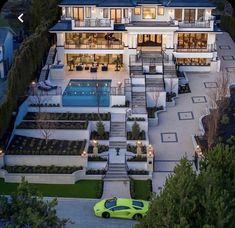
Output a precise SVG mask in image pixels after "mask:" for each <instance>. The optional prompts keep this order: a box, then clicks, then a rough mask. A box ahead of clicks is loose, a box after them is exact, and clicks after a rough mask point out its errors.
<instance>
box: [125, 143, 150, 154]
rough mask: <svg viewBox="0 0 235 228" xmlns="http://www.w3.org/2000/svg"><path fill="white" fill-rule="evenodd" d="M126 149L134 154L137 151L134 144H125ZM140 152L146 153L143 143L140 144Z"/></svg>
mask: <svg viewBox="0 0 235 228" xmlns="http://www.w3.org/2000/svg"><path fill="white" fill-rule="evenodd" d="M127 151H129V152H132V153H134V154H136V153H137V146H136V145H131V144H128V145H127ZM142 153H143V154H146V153H147V147H146V146H145V145H143V146H142Z"/></svg>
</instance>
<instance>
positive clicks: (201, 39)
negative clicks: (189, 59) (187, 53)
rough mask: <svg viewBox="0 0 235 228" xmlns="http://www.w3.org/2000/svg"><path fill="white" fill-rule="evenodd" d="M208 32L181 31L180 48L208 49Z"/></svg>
mask: <svg viewBox="0 0 235 228" xmlns="http://www.w3.org/2000/svg"><path fill="white" fill-rule="evenodd" d="M207 38H208V35H207V34H206V33H179V34H178V48H180V49H190V48H191V49H193V48H195V49H206V48H207Z"/></svg>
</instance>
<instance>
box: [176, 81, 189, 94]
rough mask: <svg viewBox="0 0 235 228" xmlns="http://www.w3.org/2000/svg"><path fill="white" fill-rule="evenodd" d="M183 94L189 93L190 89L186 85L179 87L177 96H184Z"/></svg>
mask: <svg viewBox="0 0 235 228" xmlns="http://www.w3.org/2000/svg"><path fill="white" fill-rule="evenodd" d="M184 93H191V89H190V87H189V84H188V83H187V84H185V85H183V86H182V85H179V94H184Z"/></svg>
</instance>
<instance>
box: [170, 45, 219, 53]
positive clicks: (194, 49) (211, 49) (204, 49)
mask: <svg viewBox="0 0 235 228" xmlns="http://www.w3.org/2000/svg"><path fill="white" fill-rule="evenodd" d="M216 50H217V48H216V44H208V45H206V46H203V47H193V46H191V47H186V46H184V47H183V46H180V45H177V44H175V45H174V51H175V52H214V51H216Z"/></svg>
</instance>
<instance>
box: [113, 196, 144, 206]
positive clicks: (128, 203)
mask: <svg viewBox="0 0 235 228" xmlns="http://www.w3.org/2000/svg"><path fill="white" fill-rule="evenodd" d="M133 201H140V202H144V201H143V200H135V199H126V198H117V205H116V206H130V207H131V206H133V204H132V202H133Z"/></svg>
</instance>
